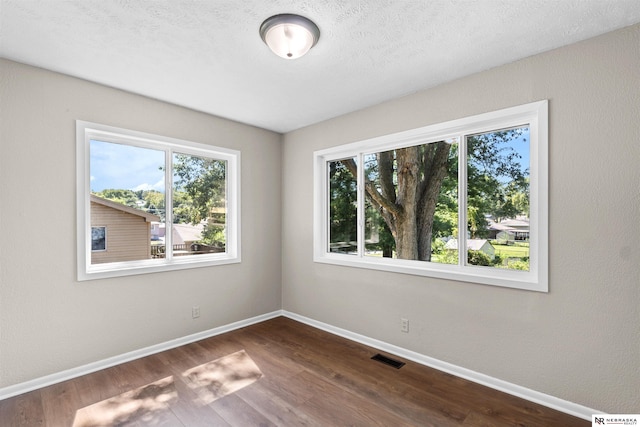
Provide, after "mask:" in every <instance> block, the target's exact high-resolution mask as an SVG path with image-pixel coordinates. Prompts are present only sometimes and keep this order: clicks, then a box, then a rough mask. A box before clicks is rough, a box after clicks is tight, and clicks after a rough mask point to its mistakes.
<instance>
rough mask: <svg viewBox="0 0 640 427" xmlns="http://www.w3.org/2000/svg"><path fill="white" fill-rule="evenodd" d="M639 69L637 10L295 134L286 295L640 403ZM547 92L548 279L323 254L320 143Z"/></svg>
mask: <svg viewBox="0 0 640 427" xmlns="http://www.w3.org/2000/svg"><path fill="white" fill-rule="evenodd" d="M639 70H640V26H638V25H636V26H634V27H630V28H627V29H624V30H621V31H617V32H614V33H609V34H606V35H604V36H601V37H598V38H595V39H591V40H588V41H586V42H583V43H579V44H576V45H572V46H568V47H564V48H561V49H558V50H554V51H551V52H547V53H544V54H540V55H538V56H535V57H531V58H528V59H525V60H522V61H519V62H516V63H513V64H509V65H506V66H502V67H498V68H495V69H492V70H489V71H486V72H483V73H479V74H476V75H473V76H471V77H468V78H464V79H461V80H457V81H454V82H451V83H449V84H445V85H442V86H439V87H436V88H433V89H429V90H425V91H423V92H420V93H416V94H413V95H410V96H407V97H404V98H402V99H399V100H394V101H390V102H386V103H384V104H381V105H378V106H376V107H373V108H369V109H366V110H363V111H359V112H356V113H353V114H349V115H345V116H341V117H338V118H335V119H333V120H329V121H327V122H324V123H320V124H317V125H314V126H310V127H308V128H305V129H301V130H298V131H295V132H292V133H289V134H287V135H285V143H284V153H283V167H284V168H283V174H284V176H283V224H286V227H284V229H283V308H284V309H285V310H288V311H291V312H294V313H298V314H300V315H303V316H307V317H309V318H312V319H315V320H318V321H322V322H326V323H328V324H331V325H334V326H337V327H340V328H344V329H347V330H350V331H352V332H356V333H359V334H363V335H366V336H369V337H372V338H376V339H379V340H383V341H386V342H388V343H391V344H395V345H398V346H401V347H404V348H407V349H410V350H414V351H416V352H419V353H422V354H425V355H427V356H431V357H435V358H437V359H440V360H443V361H446V362H450V363H453V364H456V365H459V366H462V367H465V368H468V369H472V370H475V371H478V372H480V373H483V374H487V375H490V376H493V377H496V378H499V379H502V380H505V381H509V382H512V383H515V384H518V385H521V386H524V387H528V388H530V389H533V390H536V391H539V392H543V393H547V394H550V395H552V396H556V397H559V398H561V399H565V400H568V401H571V402H574V403H578V404H581V405H585V406H587V407H590V408H594V409H599V410H602V411H609V412H627V413H628V412H635V413H638V412H639V411H640V401H639V396H640V393H638V389H639V387H640V367H639V364H640V362H639V361H640V314H639V309H640V246H639V245H638V241H640V216H639V213H640V190H639V188H640V175H639V173H638V170H639V169H640V168H639V167H638V163H639V161H640V144H639V141H640V133H639V128H640V110H639V106H640V83H639V82H640V71H639ZM542 99H549V108H550V113H549V122H550V134H549V145H550V147H549V149H550V155H549V167H550V176H549V179H550V194H549V205H550V209H549V217H550V218H549V219H550V229H549V240H550V249H549V252H550V262H549V270H550V285H549V286H550V292H549V293H548V294H545V293H537V292H529V291H522V290H514V289H506V288H498V287H492V286H484V285H475V284H470V283H460V282H455V281H447V280H436V279H429V278H423V277H418V276H410V275H403V274H394V273H387V272H380V271H369V270H364V269H356V268H348V267H339V266H332V265H327V264H314V263H313V261H312V238H313V236H312V218H313V215H312V213H313V203H312V188H313V177H312V169H313V161H312V160H313V151H314V150H318V149H323V148H327V147H331V146H335V145H339V144H345V143H349V142H354V141H358V140H362V139H366V138H370V137H374V136H379V135H384V134H389V133H393V132H398V131H403V130H407V129H412V128H416V127H420V126H426V125H429V124H433V123H438V122H442V121H446V120H452V119H456V118H460V117H465V116H469V115H474V114H478V113H482V112H486V111H492V110H497V109H500V108H505V107H509V106H514V105H519V104H524V103H528V102H532V101H538V100H542ZM336 102H337V103H339V102H340V100H339V99H336ZM401 317H406V318H408V319H409V320H410V325H411V329H410V333H408V334H403V333H400V318H401Z"/></svg>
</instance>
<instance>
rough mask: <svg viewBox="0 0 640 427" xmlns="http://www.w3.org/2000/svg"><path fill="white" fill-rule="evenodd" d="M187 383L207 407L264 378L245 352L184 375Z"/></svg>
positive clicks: (226, 357)
mask: <svg viewBox="0 0 640 427" xmlns="http://www.w3.org/2000/svg"><path fill="white" fill-rule="evenodd" d="M182 377H183V379H184V381H185V383H186V384H187V385H188V386H189V388H191V389H192V390H193V391H194V392H195V393H196V394H197V395H198V399H199V403H201V404H203V405H207V404H209V403H211V402H213V401H215V400H217V399H220V398H221V397H224V396H227V395H229V394H231V393H235V392H236V391H238V390H240V389H242V388H244V387H246V386H248V385H250V384H252V383H254V382H255V381H257V380H259V379H260V378H261V377H262V372H261V371H260V368H258V366H257V365H256V364H255V363H254V362H253V360H252V359H251V357H249V355H248V354H247V353H246V352H245V351H244V350H241V351H238V352H236V353H233V354H230V355H228V356H225V357H221V358H220V359H217V360H214V361H212V362H209V363H205V364H203V365H200V366H196V367H195V368H192V369H189V370H188V371H185V372H183V373H182Z"/></svg>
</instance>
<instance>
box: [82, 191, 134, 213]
mask: <svg viewBox="0 0 640 427" xmlns="http://www.w3.org/2000/svg"><path fill="white" fill-rule="evenodd" d="M93 194H95V195H96V196H98V197H101V198H103V199H107V200H111V201H113V202H116V203H120V204H122V205H125V206H129V207H132V208H136V209H139V208H140V205H139V204H138V201H139V200H140V198H139V197H138V194H137V193H136V192H135V191H133V190H120V189H113V188H110V189H106V190H102V191H99V192H97V193H93Z"/></svg>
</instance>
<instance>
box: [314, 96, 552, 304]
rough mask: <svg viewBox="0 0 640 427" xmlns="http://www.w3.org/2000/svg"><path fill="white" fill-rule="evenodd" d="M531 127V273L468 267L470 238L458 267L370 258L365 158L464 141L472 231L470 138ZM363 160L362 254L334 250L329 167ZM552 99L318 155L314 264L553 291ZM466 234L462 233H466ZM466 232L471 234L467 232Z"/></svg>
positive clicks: (461, 183) (461, 210) (462, 223)
mask: <svg viewBox="0 0 640 427" xmlns="http://www.w3.org/2000/svg"><path fill="white" fill-rule="evenodd" d="M523 125H529V137H530V144H529V150H530V152H529V157H530V195H529V205H530V217H529V220H530V222H529V226H530V236H531V238H530V247H529V271H522V270H508V269H499V268H490V267H482V266H473V265H465V264H466V240H464V241H462V239H460V240H461V242H460V245H459V248H460V255H459V262H458V264H457V265H451V264H439V263H433V262H425V261H414V260H403V259H392V258H379V257H371V256H365V255H364V250H363V247H364V245H363V244H362V242H361V240H362V239H361V236H362V231H361V229H363V224H364V221H363V216H362V215H363V213H362V211H363V209H362V206H363V204H364V186H363V185H361V182H362V180H363V179H364V178H363V173H362V167H361V165H362V164H363V155H364V154H365V153H374V152H381V151H387V150H392V149H397V148H402V147H408V146H413V145H418V144H426V143H429V142H436V141H442V140H447V139H449V138H459V144H460V148H459V150H458V152H459V162H460V163H459V165H458V166H459V167H458V170H459V172H458V173H459V175H458V194H459V199H458V202H459V203H458V229H459V230H466V229H467V225H466V224H467V212H466V210H467V209H466V194H467V188H466V187H467V183H466V162H467V156H466V139H465V136H470V135H475V134H480V133H486V132H491V131H495V130H500V129H509V128H514V127H518V126H523ZM354 157H356V158H357V159H358V171H359V176H358V177H357V179H358V206H359V207H360V208H359V213H358V215H359V219H358V224H359V225H358V235H359V241H358V243H359V245H358V253H357V255H354V254H341V253H334V252H329V250H328V241H329V230H328V223H329V202H328V201H329V197H328V191H329V190H328V172H327V164H328V162H330V161H336V160H342V159H345V158H354ZM548 171H549V168H548V101H547V100H543V101H538V102H532V103H529V104H525V105H520V106H516V107H511V108H505V109H502V110H499V111H493V112H489V113H484V114H479V115H475V116H471V117H465V118H461V119H457V120H452V121H448V122H445V123H439V124H434V125H430V126H425V127H422V128H418V129H413V130H409V131H405V132H399V133H395V134H391V135H385V136H380V137H376V138H371V139H367V140H364V141H358V142H354V143H350V144H346V145H341V146H337V147H333V148H328V149H324V150H319V151H316V152H314V261H315V262H318V263H326V264H335V265H342V266H349V267H358V268H368V269H374V270H382V271H390V272H397V273H405V274H413V275H419V276H427V277H434V278H440V279H449V280H457V281H463V282H473V283H480V284H485V285H493V286H502V287H508V288H517V289H526V290H531V291H539V292H548V291H549V283H548V173H549V172H548ZM462 234H463V233H462V232H461V233H459V235H462ZM464 234H466V233H464Z"/></svg>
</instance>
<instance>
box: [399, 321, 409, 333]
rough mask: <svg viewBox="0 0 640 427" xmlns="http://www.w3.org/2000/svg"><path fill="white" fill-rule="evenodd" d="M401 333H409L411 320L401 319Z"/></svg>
mask: <svg viewBox="0 0 640 427" xmlns="http://www.w3.org/2000/svg"><path fill="white" fill-rule="evenodd" d="M400 332H409V319H400Z"/></svg>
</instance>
